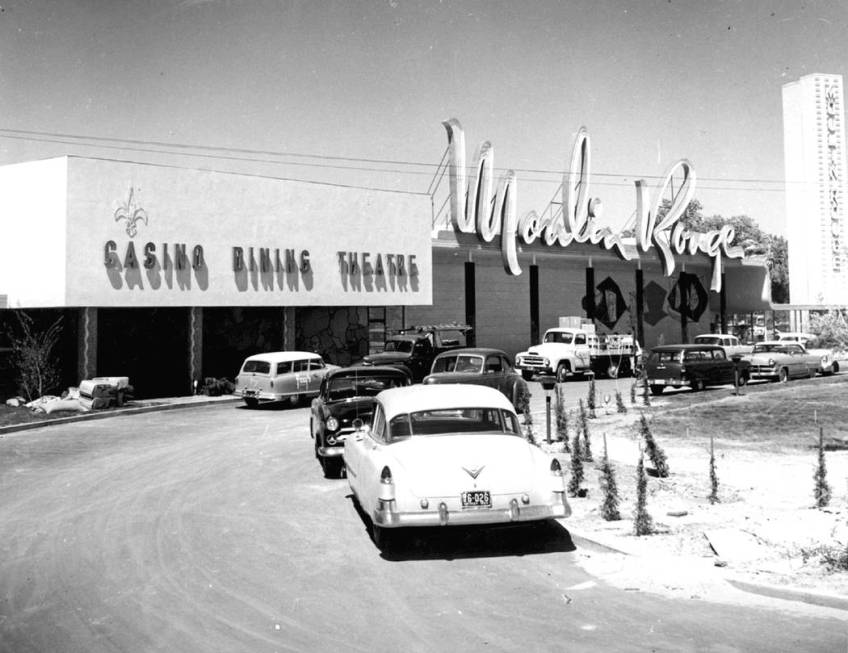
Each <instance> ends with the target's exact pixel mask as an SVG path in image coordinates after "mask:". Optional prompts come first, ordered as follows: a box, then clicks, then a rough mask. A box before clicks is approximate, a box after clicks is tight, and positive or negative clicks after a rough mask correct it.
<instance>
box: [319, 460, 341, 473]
mask: <svg viewBox="0 0 848 653" xmlns="http://www.w3.org/2000/svg"><path fill="white" fill-rule="evenodd" d="M318 460H320V461H321V469H322V470H323V471H324V478H341V477H342V465H341V462H342V461H341V459H339V458H327V457H326V456H319V458H318Z"/></svg>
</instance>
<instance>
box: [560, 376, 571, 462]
mask: <svg viewBox="0 0 848 653" xmlns="http://www.w3.org/2000/svg"><path fill="white" fill-rule="evenodd" d="M556 432H557V438H558V439H559V441H560V442H562V446H563V449H564V451H566V452H567V451H570V450H571V449H570V447H569V446H568V412H567V411H566V410H565V399H564V397H563V396H562V386H560V385H559V384H557V386H556Z"/></svg>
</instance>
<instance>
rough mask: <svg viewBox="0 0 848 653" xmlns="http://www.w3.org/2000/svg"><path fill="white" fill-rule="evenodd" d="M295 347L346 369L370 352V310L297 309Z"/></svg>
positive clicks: (322, 307)
mask: <svg viewBox="0 0 848 653" xmlns="http://www.w3.org/2000/svg"><path fill="white" fill-rule="evenodd" d="M295 346H296V348H297V349H299V350H303V351H314V352H317V353H319V354H321V356H323V357H324V360H325V361H327V362H328V363H333V364H334V365H341V366H347V365H351V364H353V363H355V362H357V361H358V360H359V359H361V358H362V357H363V356H365V355H366V354H367V353H368V308H367V307H364V306H338V307H333V306H319V307H310V308H299V309H297V319H296V326H295Z"/></svg>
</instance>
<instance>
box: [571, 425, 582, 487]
mask: <svg viewBox="0 0 848 653" xmlns="http://www.w3.org/2000/svg"><path fill="white" fill-rule="evenodd" d="M582 484H583V458H582V456H581V455H580V431H576V432H575V433H574V441H573V442H572V443H571V478H569V479H568V496H570V497H576V496H577V495H578V494H579V493H580V486H581V485H582Z"/></svg>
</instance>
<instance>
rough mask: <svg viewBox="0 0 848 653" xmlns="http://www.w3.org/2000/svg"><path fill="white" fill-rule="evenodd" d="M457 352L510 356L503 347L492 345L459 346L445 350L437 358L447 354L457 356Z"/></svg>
mask: <svg viewBox="0 0 848 653" xmlns="http://www.w3.org/2000/svg"><path fill="white" fill-rule="evenodd" d="M457 354H476V355H478V356H488V355H489V354H500V355H501V356H504V357H505V358H509V356H507V355H506V352H505V351H503V350H501V349H493V348H492V347H459V348H457V349H449V350H448V351H443V352H442V353H441V354H439V355H438V356H436V358H444V357H446V356H456V355H457Z"/></svg>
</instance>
